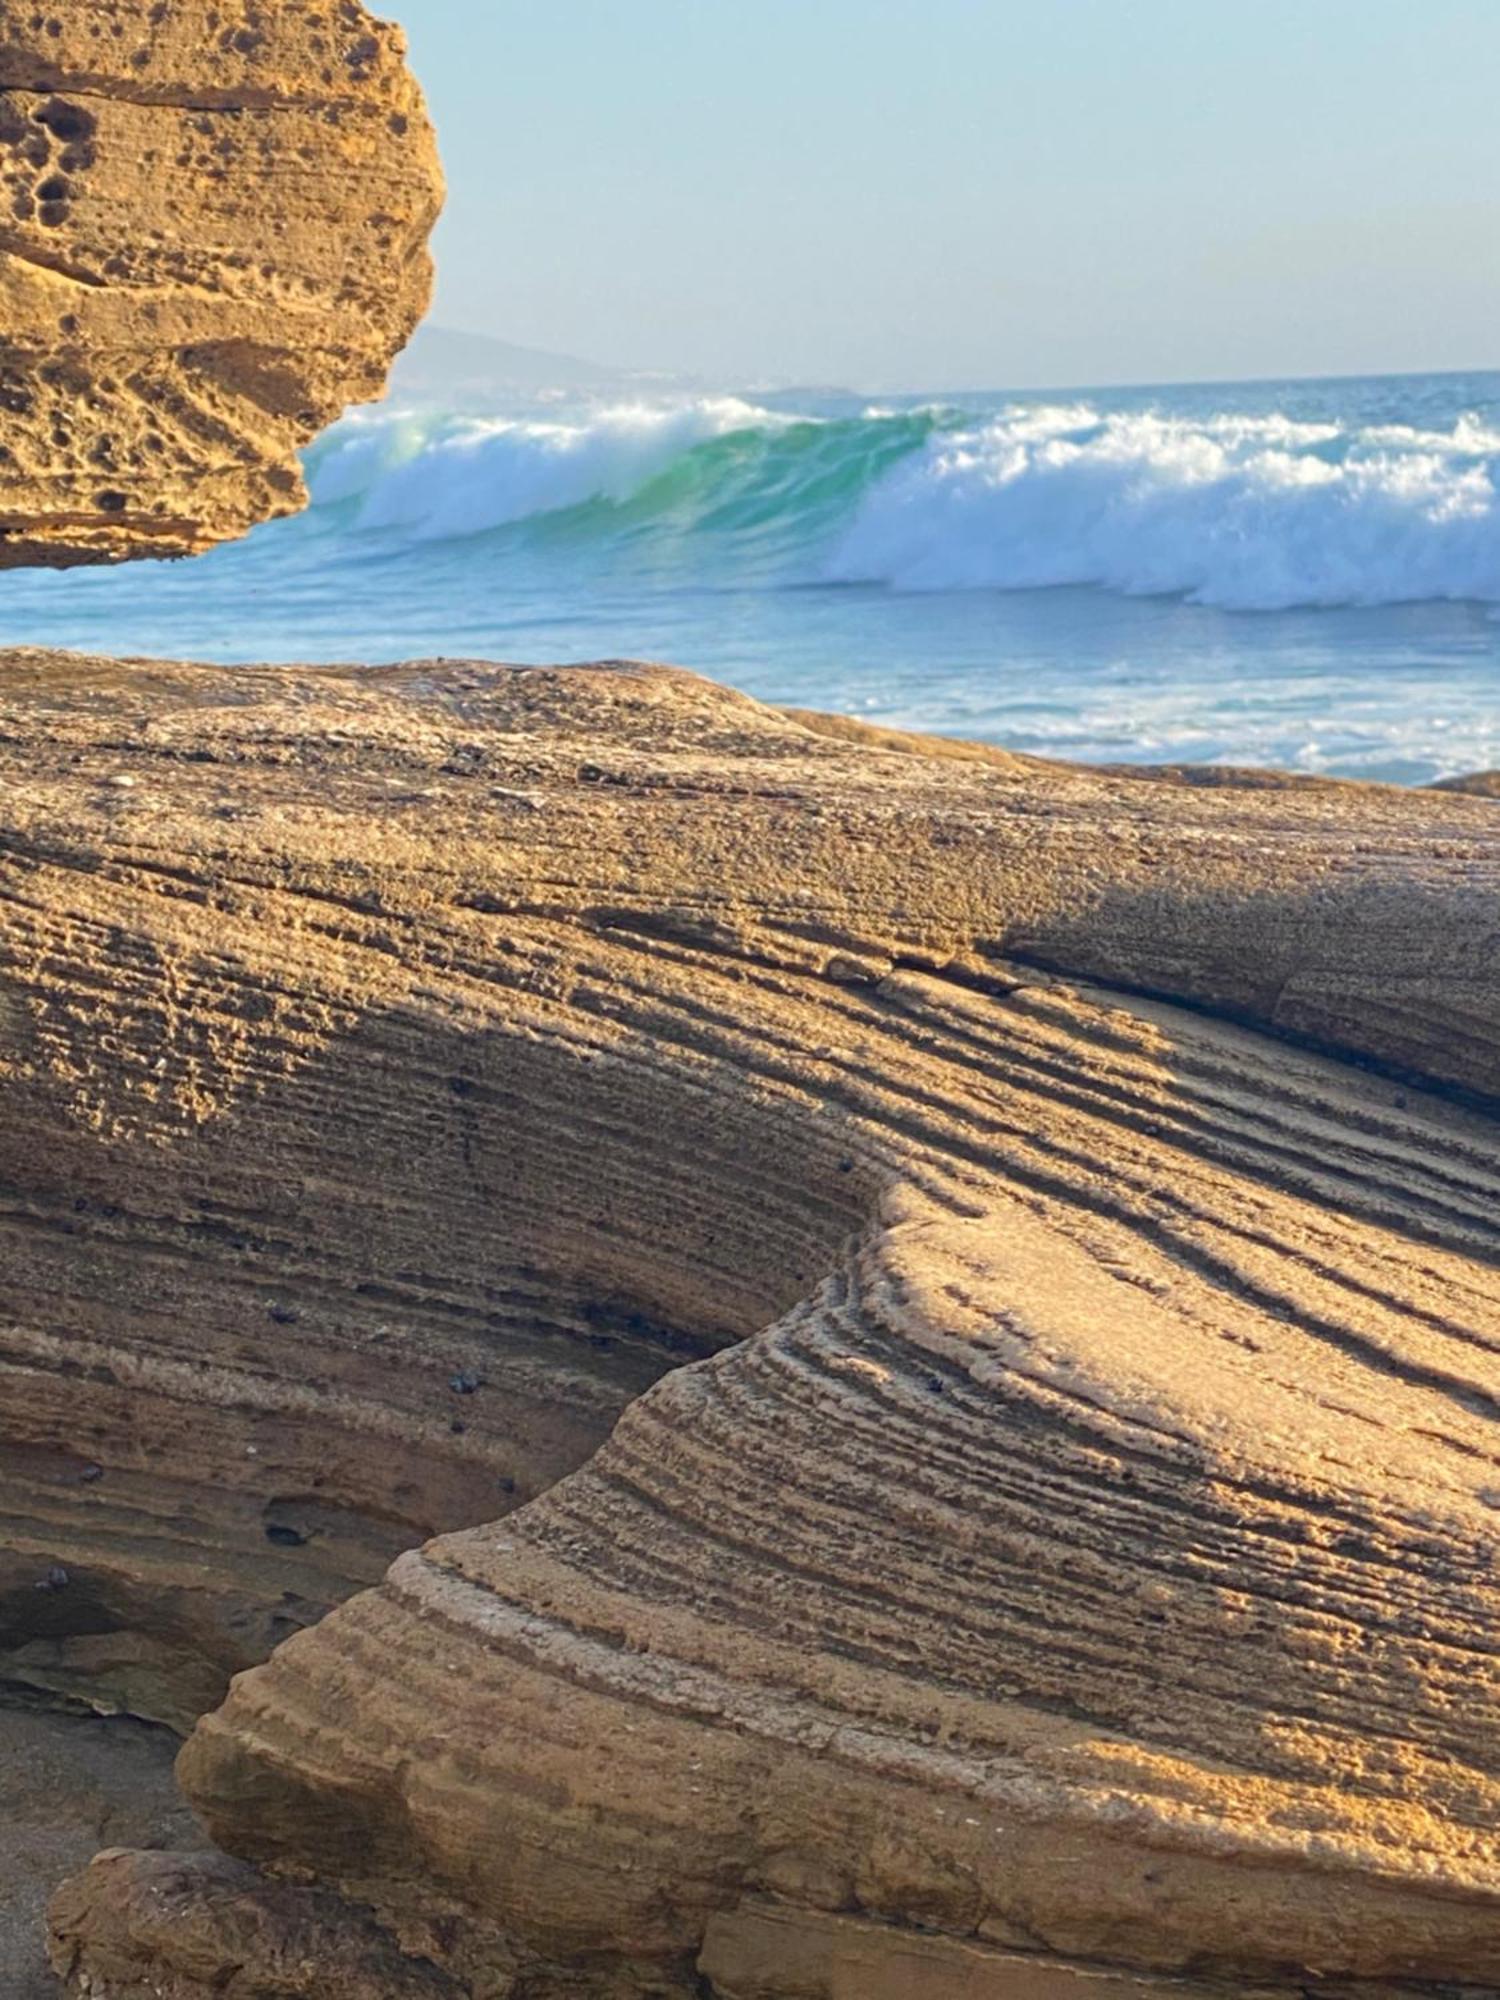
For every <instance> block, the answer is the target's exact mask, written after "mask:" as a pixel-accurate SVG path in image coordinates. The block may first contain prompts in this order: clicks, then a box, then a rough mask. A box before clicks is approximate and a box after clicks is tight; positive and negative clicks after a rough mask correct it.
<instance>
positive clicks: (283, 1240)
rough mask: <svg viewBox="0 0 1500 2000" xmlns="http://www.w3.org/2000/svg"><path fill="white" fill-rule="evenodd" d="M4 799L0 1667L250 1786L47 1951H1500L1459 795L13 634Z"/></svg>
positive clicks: (867, 1965) (88, 1885)
mask: <svg viewBox="0 0 1500 2000" xmlns="http://www.w3.org/2000/svg"><path fill="white" fill-rule="evenodd" d="M0 797H3V799H4V825H3V841H0V1105H3V1111H4V1116H3V1119H0V1188H3V1192H4V1203H3V1209H0V1252H3V1257H4V1263H5V1269H6V1273H7V1292H6V1299H5V1304H4V1315H3V1324H0V1371H3V1384H4V1394H3V1396H0V1444H3V1449H0V1548H3V1550H4V1554H3V1557H0V1563H3V1574H0V1679H3V1680H4V1681H8V1682H10V1683H12V1684H20V1685H23V1686H25V1687H27V1688H28V1689H29V1690H31V1692H32V1695H33V1697H34V1698H44V1697H45V1698H51V1699H66V1700H69V1701H72V1702H75V1703H77V1702H93V1703H95V1704H97V1705H99V1706H101V1707H115V1708H120V1709H124V1710H126V1711H127V1712H131V1713H134V1714H137V1715H142V1716H147V1717H151V1718H154V1719H158V1720H165V1721H169V1722H171V1723H173V1724H174V1725H175V1726H176V1727H178V1728H180V1729H188V1728H190V1727H192V1725H193V1723H194V1718H195V1717H200V1716H201V1718H202V1719H201V1720H199V1721H198V1722H197V1725H196V1728H195V1729H194V1730H193V1733H192V1735H191V1737H190V1739H189V1741H188V1743H187V1747H186V1749H185V1751H184V1753H183V1756H182V1758H181V1760H180V1763H179V1776H180V1778H181V1781H182V1783H183V1786H184V1789H185V1791H186V1794H187V1797H188V1799H189V1801H190V1802H191V1804H192V1805H193V1806H194V1808H195V1810H196V1812H197V1814H198V1816H199V1819H200V1821H201V1822H202V1824H203V1825H204V1827H205V1828H206V1830H207V1833H208V1836H209V1837H210V1838H211V1839H212V1840H214V1841H215V1842H216V1843H217V1845H218V1848H219V1849H220V1850H221V1853H220V1854H218V1855H214V1854H209V1855H207V1856H203V1855H193V1854H183V1855H179V1856H177V1857H175V1858H173V1859H171V1860H162V1859H161V1858H159V1857H155V1858H153V1857H147V1858H145V1859H135V1860H131V1859H127V1858H122V1857H120V1856H113V1857H111V1858H109V1859H108V1860H106V1861H104V1862H101V1863H100V1864H99V1866H98V1867H97V1868H95V1869H93V1870H91V1871H89V1872H88V1873H86V1874H85V1875H84V1876H82V1877H81V1878H79V1879H78V1880H76V1881H75V1882H74V1883H73V1884H71V1885H70V1886H69V1888H68V1889H67V1890H66V1891H65V1892H64V1893H63V1894H61V1895H60V1896H59V1897H58V1899H57V1900H56V1902H55V1903H54V1906H53V1950H54V1957H55V1962H56V1964H57V1966H58V1968H59V1971H60V1972H61V1973H62V1974H63V1975H64V1976H65V1978H66V1980H67V1981H68V1982H69V1990H70V1991H71V1992H72V1993H75V1994H78V1995H83V1994H89V1995H90V1996H93V2000H140V1996H142V1995H147V1994H156V1993H168V1994H170V1995H171V1996H172V2000H204V1996H208V1995H222V1994H226V1993H227V1994H231V1995H234V1996H236V2000H238V1996H239V1995H240V1994H241V1993H242V1992H243V1993H244V1994H247V1995H250V1994H253V1995H255V1996H257V2000H259V1996H261V1995H263V1994H274V1995H276V1996H278V2000H326V1994H327V1991H328V1976H329V1975H328V1973H327V1969H326V1968H327V1966H328V1964H329V1963H331V1962H334V1961H335V1960H337V1961H338V1962H341V1963H344V1964H346V1965H347V1966H348V1967H350V1968H352V1969H351V1970H350V1972H349V1975H348V1976H349V1978H350V1981H351V1989H350V1990H351V1991H358V1992H360V1993H363V1992H365V1991H366V1990H367V1989H369V1990H372V1991H374V1992H376V1993H380V1992H382V1991H385V1990H389V1991H390V1992H391V1993H393V1994H394V1993H405V1992H412V1993H426V1992H431V1993H434V1994H445V1995H446V1994H449V1993H454V1994H456V1995H458V1996H461V2000H523V1996H524V2000H562V1996H567V2000H579V1996H587V2000H604V1996H608V2000H623V1996H631V2000H641V1996H647V1995H649V1996H653V2000H662V1996H671V2000H688V1996H700V2000H701V1996H702V1995H703V1994H704V1993H705V1992H711V1993H712V1994H714V1995H715V1996H718V1997H719V2000H792V1996H795V2000H876V1996H878V2000H909V1997H910V1996H914V1995H917V1994H920V1995H922V1996H923V2000H932V1996H941V2000H948V1996H954V2000H1007V1997H1008V1996H1014V1995H1016V1994H1018V1993H1020V1994H1025V1995H1028V1996H1032V2000H1063V1996H1065V1995H1070V1994H1080V1995H1082V1994H1086V1993H1088V1992H1091V1991H1092V1992H1096V1993H1108V1994H1109V1995H1111V1996H1115V1995H1124V1994H1127V1993H1128V1994H1131V1995H1136V1994H1143V1993H1155V1994H1160V1995H1161V1996H1163V2000H1165V1996H1167V1995H1169V1994H1172V1993H1179V1994H1181V1993H1183V1992H1189V1993H1194V1994H1196V1993H1199V1992H1205V1991H1206V1992H1215V1993H1220V1994H1224V1993H1230V1992H1233V1993H1240V1994H1243V1993H1245V1992H1247V1991H1262V1992H1266V1991H1269V1992H1274V1993H1277V1994H1282V1995H1291V1994H1297V1993H1303V1992H1308V1991H1312V1992H1318V1993H1325V1994H1327V1995H1328V1996H1329V2000H1332V1996H1333V1995H1335V1994H1338V1995H1340V1996H1342V2000H1347V1996H1348V1994H1349V1993H1350V1992H1351V1990H1352V1991H1355V1992H1364V1993H1366V1994H1368V1995H1370V1996H1371V2000H1374V1996H1376V1995H1383V1996H1386V2000H1389V1996H1390V1995H1391V1994H1392V1993H1393V1992H1397V1991H1400V1992H1405V1993H1410V1991H1411V1989H1412V1988H1413V1987H1414V1986H1415V1987H1418V1988H1421V1987H1425V1988H1427V1989H1429V1990H1430V1991H1432V1992H1434V1993H1436V1992H1438V1991H1440V1990H1445V1989H1451V1988H1453V1987H1455V1986H1465V1987H1470V1988H1477V1989H1480V1990H1484V1989H1494V1988H1495V1987H1497V1986H1500V1854H1497V1849H1496V1838H1495V1826H1496V1824H1497V1819H1500V1748H1497V1745H1500V1729H1497V1723H1500V1681H1497V1677H1496V1674H1495V1668H1494V1658H1495V1631H1496V1614H1497V1611H1500V1597H1497V1586H1496V1576H1497V1566H1496V1556H1497V1541H1500V1535H1497V1523H1500V1367H1497V1347H1500V1220H1497V1218H1500V1128H1497V1124H1496V1121H1495V1117H1494V1113H1493V1106H1494V1103H1495V1101H1496V1099H1497V1098H1500V1035H1497V997H1496V996H1497V994H1500V980H1497V965H1496V951H1497V943H1496V940H1497V939H1500V817H1497V815H1496V811H1495V806H1494V803H1493V801H1492V800H1488V799H1484V798H1469V797H1464V796H1456V795H1448V794H1442V793H1437V792H1401V791H1397V790H1394V789H1383V788H1377V787H1364V786H1358V785H1328V786H1311V787H1308V786H1301V787H1297V786H1293V787H1281V786H1278V785H1276V784H1275V783H1274V782H1272V781H1268V780H1266V779H1264V778H1261V777H1255V776H1253V775H1250V774H1240V775H1238V776H1236V775H1234V774H1231V775H1230V777H1229V778H1228V779H1227V780H1226V781H1224V782H1222V783H1219V784H1216V785H1211V786H1210V785H1201V784H1195V783H1187V782H1182V781H1181V779H1180V777H1179V776H1174V775H1171V774H1165V775H1158V776H1155V777H1145V778H1142V777H1138V776H1131V777H1126V776H1123V775H1119V774H1110V773H1101V772H1091V771H1079V770H1070V769H1066V768H1062V767H1050V766H1047V765H1043V764H1038V763H1036V762H1034V761H1030V760H1026V759H1022V758H1008V757H1004V756H1002V755H999V754H996V753H982V752H970V751H965V750H964V749H962V747H960V746H952V745H948V746H942V754H929V753H928V751H927V749H926V747H925V746H924V745H922V744H921V743H920V742H919V741H912V740H903V739H900V738H893V737H886V736H882V735H881V734H879V733H878V732H873V733H872V732H869V731H862V730H861V729H860V728H859V727H858V726H857V725H850V724H844V723H838V722H830V721H828V720H827V719H825V718H820V717H801V718H795V717H790V716H787V715H785V714H781V713H779V712H777V711H775V710H773V709H769V708H766V707H764V706H761V705H759V704H757V703H755V702H752V701H749V700H746V699H744V698H743V697H740V696H738V695H735V694H733V693H731V692H728V691H726V690H723V689H720V688H716V687H714V686H711V685H710V684H708V683H706V682H703V681H700V680H697V679H695V678H693V677H692V676H690V675H686V674H680V673H675V672H671V671H668V670H665V669H656V668H640V667H630V666H616V667H600V668H595V669H585V670H546V669H536V670H521V669H507V668H501V667H493V666H485V665H478V664H469V663H455V662H448V663H437V662H427V663H417V664H414V665H411V666H408V667H404V668H399V669H389V670H381V671H375V672H361V671H358V670H345V669H320V670H309V669H296V668H288V669H274V670H272V669H267V670H255V671H248V672H243V673H229V672H225V671H223V670H216V669H208V668H194V667H183V666H162V665H158V664H153V663H151V662H142V661H132V662H124V663H120V664H118V665H115V664H111V663H107V662H97V661H96V662H82V661H68V660H63V659H58V658H56V657H54V656H47V655H39V654H12V655H9V656H6V657H5V658H4V659H3V660H0ZM433 1536H435V1537H436V1538H435V1539H429V1537H433ZM393 1556H394V1557H395V1560H394V1562H392V1561H391V1558H392V1557H393ZM330 1606H333V1607H336V1608H333V1609H329V1607H330ZM325 1614H326V1615H325ZM267 1656H269V1657H267ZM257 1662H265V1663H264V1664H257ZM245 1668H249V1669H251V1670H250V1671H249V1672H240V1677H239V1678H238V1679H237V1680H236V1681H235V1683H234V1685H233V1687H232V1689H230V1690H229V1692H228V1695H227V1699H226V1698H225V1690H226V1683H227V1681H228V1679H229V1676H230V1675H231V1674H233V1673H235V1672H237V1671H239V1670H241V1669H245ZM225 1854H227V1855H228V1856H230V1857H232V1861H230V1862H226V1861H225V1860H224V1858H223V1856H224V1855H225ZM395 1968H399V1973H398V1971H397V1970H396V1969H395ZM356 1973H357V1979H356ZM381 1981H384V1982H385V1986H384V1987H382V1985H381V1984H380V1982H381ZM236 1982H238V1984H236ZM360 1982H362V1983H360ZM372 1982H373V1984H372ZM1182 1982H1186V1986H1184V1985H1183V1983H1182Z"/></svg>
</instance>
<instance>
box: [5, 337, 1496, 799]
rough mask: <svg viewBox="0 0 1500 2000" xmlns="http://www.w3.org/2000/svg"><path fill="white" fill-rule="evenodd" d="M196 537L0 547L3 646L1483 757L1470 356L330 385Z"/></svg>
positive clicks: (1335, 751)
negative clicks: (655, 680) (263, 493)
mask: <svg viewBox="0 0 1500 2000" xmlns="http://www.w3.org/2000/svg"><path fill="white" fill-rule="evenodd" d="M307 474H308V481H309V485H310V488H311V491H312V496H313V504H312V507H311V509H310V510H309V511H308V512H307V513H306V514H305V515H303V516H301V517H300V518H297V519H293V520H287V521H281V522H275V523H271V524H270V525H268V526H266V527H264V528H262V529H260V530H258V531H257V532H256V533H254V534H252V535H251V536H250V537H249V538H248V539H247V540H246V541H244V542H242V543H240V544H238V545H236V546H233V547H229V548H225V549H221V550H218V551H216V552H215V553H213V554H211V555H209V556H206V557H204V558H202V559H200V560H198V561H196V562H191V563H182V564H175V565H159V564H142V565H136V566H132V567H129V568H125V569H120V570H112V571H87V572H76V571H75V572H72V573H69V574H66V575H53V574H42V573H27V574H0V644H20V643H34V644H54V645H60V646H72V647H78V648H82V649H85V650H91V651H109V652H128V653H150V654H160V655H166V656H171V657H179V658H194V659H202V660H211V661H222V662H224V663H226V664H229V663H235V662H245V661H257V660H299V661H324V660H358V661H384V660H393V659H402V658H410V657H432V656H438V655H459V656H484V657H487V658H494V659H505V660H523V661H581V660H588V659H596V658H601V657H612V658H622V657H634V658H644V659H658V660H670V661H674V662H677V663H679V664H681V665H684V666H689V667H693V668H696V669H698V670H699V671H701V672H703V673H707V674H711V675H713V676H714V677H716V678H718V679H721V680H724V681H728V682H731V683H733V684H734V685H736V686H738V687H741V688H743V689H745V690H746V691H748V692H749V693H752V694H755V695H758V696H761V697H763V698H765V699H767V700H770V701H776V702H785V703H796V704H800V705H803V706H807V707H815V708H827V709H840V710H844V711H846V712H848V713H850V714H854V715H858V716H862V717H865V718H867V719H869V720H872V721H877V722H882V723H888V724H892V725H896V726H899V727H902V728H912V729H924V730H934V731H941V732H945V733H948V734H951V735H960V736H969V737H976V738H982V739H985V740H988V741H991V742H995V743H1001V744H1005V745H1008V746H1010V747H1012V748H1015V749H1020V750H1028V751H1036V752H1041V753H1044V754H1047V755H1053V756H1062V757H1075V758H1086V759H1104V760H1138V761H1153V762H1159V761H1166V760H1179V759H1188V758H1191V759H1211V760H1216V761H1224V762H1232V763H1241V764H1247V763H1248V764H1275V765H1281V766H1287V767H1290V768H1292V769H1295V770H1299V771H1308V772H1324V773H1332V774H1340V775H1345V776H1353V777H1366V778H1383V779H1392V780H1396V781H1401V782H1422V781H1424V780H1428V779H1431V778H1435V777H1439V776H1442V775H1445V774H1448V773H1453V772H1458V771H1464V770H1474V769H1480V768H1492V767H1495V766H1500V699H1497V697H1500V373H1497V374H1474V375H1431V376H1393V377H1384V378H1378V379H1374V378H1372V379H1365V380H1347V381H1331V380H1330V381H1308V382H1262V383H1246V384H1215V385H1209V386H1204V385H1193V386H1187V387H1177V388H1151V389H1130V390H1119V389H1112V390H1077V391H1066V392H1054V393H1048V394H1012V393H1009V392H1005V391H997V392H992V393H983V394H980V393H973V394H963V395H943V396H920V395H913V396H902V397H889V398H883V399H881V400H880V401H878V402H874V401H870V400H867V399H864V398H861V397H857V396H853V395H848V394H844V393H840V392H829V391H805V392H799V391H793V390H782V391H776V392H763V393H760V394H756V393H753V392H747V391H740V392H738V393H732V394H731V393H716V392H708V391H705V390H701V389H691V388H682V387H678V388H668V387H664V386H661V385H656V386H652V385H649V384H648V385H642V386H640V387H635V386H631V385H627V386H626V387H624V388H620V387H619V386H615V385H612V386H611V387H610V388H609V389H607V390H598V391H594V392H592V393H580V392H578V391H576V390H572V391H566V392H564V391H558V392H556V393H552V394H540V395H539V394H536V393H530V394H528V395H527V396H526V397H525V398H524V399H517V400H513V401H511V402H509V403H507V402H505V401H504V400H503V399H500V398H496V399H495V400H494V401H493V402H492V404H491V405H490V406H487V407H480V408H475V407H473V406H472V403H470V404H469V405H468V406H466V407H464V408H462V409H457V408H447V409H445V408H443V407H442V406H441V405H440V404H434V403H433V402H432V401H431V400H427V401H422V400H413V399H410V398H407V399H402V400H398V401H396V402H393V403H388V404H385V405H381V406H379V407H377V408H375V409H373V410H368V411H363V412H358V413H355V414H353V415H351V416H349V417H347V418H346V419H345V420H344V421H343V422H342V423H341V424H339V425H338V426H336V427H335V428H334V429H333V430H332V431H331V432H329V433H328V434H327V435H326V436H325V437H324V438H322V439H321V440H320V441H319V442H318V443H317V444H316V445H314V446H313V447H312V449H311V450H310V451H309V453H308V455H307Z"/></svg>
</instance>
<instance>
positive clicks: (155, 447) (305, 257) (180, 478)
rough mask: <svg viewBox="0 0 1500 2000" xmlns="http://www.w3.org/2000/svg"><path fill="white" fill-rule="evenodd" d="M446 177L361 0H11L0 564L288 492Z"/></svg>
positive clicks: (3, 116) (0, 154) (415, 277)
mask: <svg viewBox="0 0 1500 2000" xmlns="http://www.w3.org/2000/svg"><path fill="white" fill-rule="evenodd" d="M440 199H441V176H440V173H439V169H438V163H437V153H436V147H435V144H434V141H433V137H432V133H431V130H430V128H429V126H428V122H427V118H426V114H425V111H424V109H423V105H422V100H421V97H420V94H419V92H418V90H417V88H416V85H415V84H414V83H413V81H412V79H411V77H410V75H409V74H408V72H407V70H406V66H405V44H404V41H403V40H402V37H401V35H400V33H399V32H398V31H397V30H396V29H394V28H392V27H389V26H388V25H386V24H385V23H383V22H378V21H375V20H373V19H372V18H371V16H370V15H369V14H368V13H367V12H366V11H365V9H364V8H363V7H362V6H360V5H358V4H357V3H356V0H255V4H253V5H251V4H248V0H228V3H227V4H225V0H172V4H170V5H161V6H148V5H146V4H145V0H48V4H47V5H46V6H44V7H42V6H33V5H31V4H30V0H0V420H3V421H0V569H3V568H5V567H7V566H15V565H20V564H43V565H51V566H58V567H62V566H67V565H69V564H75V563H101V562H119V561H122V560H124V559H126V558H128V557H134V556H182V555H191V554H194V553H197V552H199V551H201V550H204V549H207V548H210V547H212V546H213V545H214V544H215V543H217V542H221V541H225V540H227V539H229V538H231V537H234V536H237V535H242V534H244V533H245V531H246V530H247V529H248V528H250V527H252V526H253V525H254V524H255V523H256V522H258V521H261V520H265V519H267V518H269V517H271V516H274V515H281V514H289V513H294V512H295V511H296V510H297V509H298V508H299V507H300V506H302V505H303V504H304V503H305V500H306V493H305V489H304V487H303V484H302V476H301V473H300V471H299V470H298V467H297V461H296V454H297V450H298V448H299V446H301V445H303V444H305V443H306V442H307V440H308V439H309V438H311V437H312V436H314V435H315V434H316V432H318V431H319V430H321V429H322V428H323V426H324V425H326V424H328V423H330V422H331V421H332V420H333V419H334V418H335V417H336V416H338V415H339V413H340V412H341V411H342V410H343V409H344V408H345V407H346V405H348V404H350V403H354V402H363V401H366V400H368V399H370V398H371V397H375V396H378V395H379V394H380V393H381V390H382V388H383V386H384V383H385V377H386V371H387V369H388V368H389V366H390V363H391V361H392V360H393V359H394V357H395V355H396V354H397V352H398V351H399V350H400V348H401V347H402V346H403V345H404V344H405V342H406V340H407V339H408V338H409V336H410V334H411V332H412V330H413V328H414V327H415V326H416V324H417V321H418V320H419V319H420V317H421V315H422V313H423V312H424V311H425V309H426V305H427V300H428V295H429V292H430V288H431V267H430V263H429V259H428V256H427V249H426V244H427V237H428V234H429V232H430V230H431V228H432V224H433V221H434V219H435V217H436V214H437V210H438V206H439V202H440Z"/></svg>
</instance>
